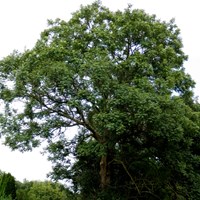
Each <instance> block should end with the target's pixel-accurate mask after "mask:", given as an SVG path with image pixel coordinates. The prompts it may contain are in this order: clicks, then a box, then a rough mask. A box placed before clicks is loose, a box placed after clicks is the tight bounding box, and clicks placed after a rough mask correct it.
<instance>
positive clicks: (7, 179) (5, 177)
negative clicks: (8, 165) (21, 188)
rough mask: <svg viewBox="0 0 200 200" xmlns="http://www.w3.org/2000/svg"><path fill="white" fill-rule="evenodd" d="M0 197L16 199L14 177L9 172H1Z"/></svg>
mask: <svg viewBox="0 0 200 200" xmlns="http://www.w3.org/2000/svg"><path fill="white" fill-rule="evenodd" d="M0 197H1V198H5V199H6V198H7V199H13V200H15V199H16V186H15V178H14V177H13V176H12V175H11V174H10V173H4V172H1V175H0Z"/></svg>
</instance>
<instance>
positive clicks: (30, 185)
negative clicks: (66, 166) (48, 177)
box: [17, 181, 75, 200]
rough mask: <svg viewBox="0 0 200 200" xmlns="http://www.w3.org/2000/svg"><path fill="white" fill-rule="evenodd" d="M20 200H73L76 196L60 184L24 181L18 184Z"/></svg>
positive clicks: (18, 197)
mask: <svg viewBox="0 0 200 200" xmlns="http://www.w3.org/2000/svg"><path fill="white" fill-rule="evenodd" d="M17 199H20V200H39V199H40V200H51V199H52V200H54V199H55V200H67V199H70V200H73V199H75V195H74V194H73V193H72V192H70V191H69V190H68V189H66V188H65V187H64V186H63V185H61V184H59V183H54V182H51V181H24V182H23V183H21V182H18V184H17Z"/></svg>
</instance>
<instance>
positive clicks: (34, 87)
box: [0, 2, 200, 199]
mask: <svg viewBox="0 0 200 200" xmlns="http://www.w3.org/2000/svg"><path fill="white" fill-rule="evenodd" d="M49 26H50V27H49V29H47V30H45V31H44V32H43V33H42V34H41V39H40V40H38V42H37V43H36V45H35V47H34V48H33V49H31V50H27V51H25V52H24V53H18V52H14V53H13V54H11V55H10V56H8V57H6V58H5V59H3V60H2V61H1V62H0V66H1V69H0V72H1V93H0V96H1V99H2V100H3V101H4V105H5V113H4V115H3V116H2V120H1V122H2V133H3V135H4V136H5V137H6V141H5V143H6V144H7V145H9V146H10V147H11V148H13V149H19V150H21V151H25V150H31V149H32V148H33V147H36V146H38V145H39V144H40V143H41V142H42V141H44V139H45V140H47V142H48V146H47V150H49V152H50V153H51V154H50V156H49V159H50V160H52V161H53V162H54V165H53V169H54V174H53V176H54V177H55V178H58V177H59V178H61V179H65V178H71V179H72V180H73V182H74V185H75V186H77V189H78V190H79V191H81V192H83V194H84V195H87V198H90V197H91V198H90V199H92V198H93V199H95V198H98V197H99V198H100V199H108V196H109V199H112V198H113V199H117V198H118V197H116V195H118V196H119V199H134V198H135V199H137V198H143V199H181V198H182V199H188V198H190V199H198V198H199V196H200V191H199V183H200V177H199V145H198V144H199V141H200V140H199V139H200V138H199V133H200V132H199V122H200V120H199V119H200V118H199V116H200V112H199V104H198V103H197V102H195V101H194V100H193V93H192V88H193V87H194V82H193V80H192V79H191V77H190V76H189V75H188V74H186V73H185V71H184V67H183V63H184V61H185V60H186V59H187V56H186V55H185V54H184V52H183V51H182V42H181V38H180V31H179V29H178V28H177V26H176V24H175V23H174V21H173V20H171V21H170V22H162V21H160V20H158V19H156V17H155V16H151V15H148V14H146V13H145V12H144V11H142V10H134V9H132V8H131V7H130V6H129V7H128V8H127V9H126V10H124V11H123V12H121V11H117V12H111V11H109V10H108V9H107V8H105V7H103V6H102V5H101V4H100V3H97V2H95V3H93V4H92V5H90V6H86V7H81V9H80V10H79V11H77V12H76V13H74V14H73V16H72V18H71V19H70V20H69V21H68V22H65V21H61V20H56V21H54V22H53V21H49ZM8 81H10V82H8ZM9 83H10V84H9ZM15 102H22V105H23V106H22V107H23V108H22V109H16V108H15V107H14V103H15ZM74 126H77V127H78V128H79V133H78V134H77V136H76V137H75V138H74V139H73V140H68V137H67V133H68V132H70V129H68V128H69V127H74ZM69 155H74V156H75V157H76V160H75V164H74V165H73V167H72V166H71V163H70V159H69V158H68V156H69ZM97 163H98V164H97ZM90 169H91V172H92V173H91V174H89V173H88V172H89V171H90ZM90 175H91V176H92V177H89V176H90ZM88 177H89V178H88ZM86 180H90V181H86ZM94 182H95V184H94ZM99 186H100V187H99ZM86 188H87V189H86ZM89 188H90V189H89ZM107 195H108V196H107Z"/></svg>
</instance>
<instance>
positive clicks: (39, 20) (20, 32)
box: [0, 0, 200, 181]
mask: <svg viewBox="0 0 200 200" xmlns="http://www.w3.org/2000/svg"><path fill="white" fill-rule="evenodd" d="M92 2H93V0H0V58H1V57H4V56H6V55H8V54H10V53H11V52H12V51H13V50H14V49H17V50H20V51H23V50H24V49H25V48H32V47H33V45H34V43H35V42H36V41H37V39H38V38H39V35H40V33H41V31H43V30H44V29H45V28H46V26H47V19H55V18H61V19H64V20H67V19H69V18H70V15H71V13H72V12H74V11H76V10H77V9H79V6H80V5H81V4H83V5H85V4H88V3H92ZM102 2H103V4H104V5H105V6H107V7H109V8H110V9H112V10H116V9H124V8H125V7H127V4H128V3H131V4H133V8H142V9H144V10H145V11H146V12H147V13H149V14H156V16H157V18H160V19H162V20H167V21H168V20H169V19H171V18H175V19H176V24H177V25H178V27H179V28H180V29H181V36H182V39H183V44H184V51H185V53H186V54H187V55H189V60H188V62H186V63H185V67H186V70H187V72H188V73H190V74H191V76H192V78H193V79H194V80H195V81H196V83H197V84H196V89H195V94H196V95H197V96H200V79H199V78H198V75H199V74H200V69H199V63H200V56H199V55H198V53H199V52H198V51H199V47H200V40H199V37H200V25H199V19H200V12H199V10H200V3H199V1H198V0H190V1H188V0H184V1H183V0H182V1H181V0H176V1H175V0H151V1H150V0H123V1H122V0H103V1H102ZM39 151H40V150H39V149H37V150H34V151H33V152H28V153H23V154H22V153H19V152H17V151H15V152H11V151H10V150H9V149H8V148H7V147H4V146H2V145H0V170H3V171H6V172H10V173H11V174H12V175H13V176H15V178H16V179H17V180H20V181H22V180H23V179H25V178H26V179H28V180H44V179H45V178H46V174H47V173H48V172H49V171H50V170H51V163H49V162H47V161H46V157H44V156H42V155H41V154H40V153H39Z"/></svg>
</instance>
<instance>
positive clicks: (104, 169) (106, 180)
mask: <svg viewBox="0 0 200 200" xmlns="http://www.w3.org/2000/svg"><path fill="white" fill-rule="evenodd" d="M99 174H100V179H101V182H100V187H101V189H105V188H107V186H109V185H110V169H109V166H108V156H107V155H104V156H102V157H101V161H100V173H99Z"/></svg>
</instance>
